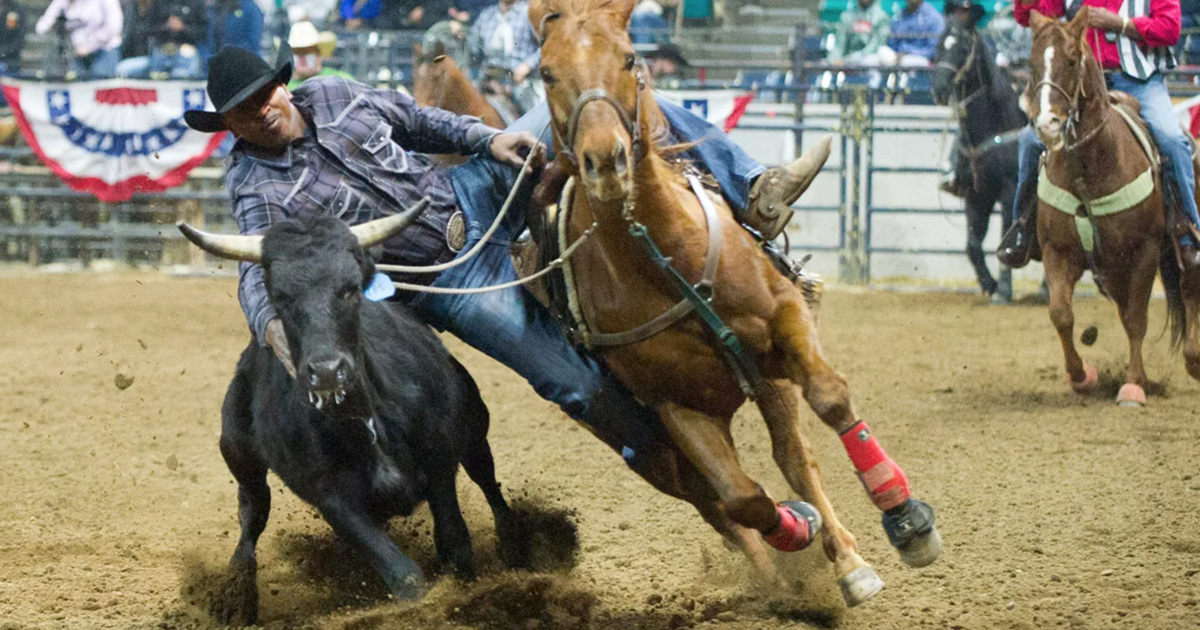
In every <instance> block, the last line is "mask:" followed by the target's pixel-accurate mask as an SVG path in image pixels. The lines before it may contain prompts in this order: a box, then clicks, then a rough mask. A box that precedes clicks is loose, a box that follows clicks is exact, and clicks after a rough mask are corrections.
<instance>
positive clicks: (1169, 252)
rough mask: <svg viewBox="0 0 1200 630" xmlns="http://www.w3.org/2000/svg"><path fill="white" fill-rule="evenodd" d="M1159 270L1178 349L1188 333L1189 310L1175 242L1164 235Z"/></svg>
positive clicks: (1172, 344)
mask: <svg viewBox="0 0 1200 630" xmlns="http://www.w3.org/2000/svg"><path fill="white" fill-rule="evenodd" d="M1158 271H1159V273H1160V274H1161V275H1162V283H1163V290H1164V291H1165V292H1166V294H1167V323H1166V324H1164V327H1165V326H1170V328H1171V349H1172V350H1175V351H1178V350H1179V348H1180V346H1181V345H1182V344H1183V341H1184V338H1185V336H1186V334H1187V312H1186V311H1185V310H1184V304H1183V272H1182V271H1180V269H1179V261H1178V260H1176V259H1175V244H1174V243H1173V242H1171V237H1170V236H1169V235H1168V236H1164V237H1163V240H1162V246H1161V247H1160V248H1159V254H1158Z"/></svg>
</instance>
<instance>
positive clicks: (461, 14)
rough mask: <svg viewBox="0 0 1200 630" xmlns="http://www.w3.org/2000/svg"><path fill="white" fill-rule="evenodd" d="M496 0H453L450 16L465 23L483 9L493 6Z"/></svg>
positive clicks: (477, 15)
mask: <svg viewBox="0 0 1200 630" xmlns="http://www.w3.org/2000/svg"><path fill="white" fill-rule="evenodd" d="M495 4H496V0H454V1H453V3H452V6H451V8H450V11H451V17H453V18H454V19H456V20H459V21H460V22H463V23H467V22H470V21H471V20H472V19H474V18H477V17H479V14H480V13H483V10H484V9H486V8H488V7H490V6H495Z"/></svg>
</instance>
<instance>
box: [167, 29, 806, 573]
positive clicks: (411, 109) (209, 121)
mask: <svg viewBox="0 0 1200 630" xmlns="http://www.w3.org/2000/svg"><path fill="white" fill-rule="evenodd" d="M291 59H292V57H291V51H290V50H288V49H287V47H286V46H284V50H282V51H281V53H280V55H279V60H278V61H277V63H276V65H275V67H271V66H269V65H268V64H267V63H266V62H264V61H263V60H261V59H260V58H258V57H257V56H256V55H254V54H252V53H249V52H246V51H243V50H239V49H236V48H226V49H224V50H222V51H221V52H219V53H218V54H217V55H216V56H215V57H214V58H213V59H212V62H211V64H210V72H209V77H208V94H209V97H210V98H211V99H212V101H213V103H214V105H215V107H216V109H217V111H215V112H208V111H189V112H187V113H186V120H187V123H188V125H189V126H191V127H192V128H193V129H196V130H199V131H204V132H210V133H213V132H218V131H222V130H228V131H230V132H232V133H233V134H234V135H235V136H236V137H237V138H238V142H237V144H236V145H235V146H234V148H233V150H232V153H231V154H230V164H229V171H228V174H227V176H226V186H227V187H228V189H229V192H230V195H231V197H232V200H233V215H234V218H235V219H236V221H237V223H238V227H239V229H240V231H241V233H243V234H261V233H263V232H265V231H266V230H267V228H269V227H270V226H271V225H273V224H275V223H278V222H281V221H283V220H285V219H288V218H292V217H299V216H306V215H312V214H332V215H333V216H336V217H338V218H340V219H342V220H343V221H346V222H347V223H349V224H359V223H363V222H365V221H368V220H371V219H376V218H379V217H382V216H387V215H391V214H394V213H396V212H399V211H401V210H402V209H404V208H407V207H409V206H412V205H413V204H415V203H416V202H417V200H418V199H420V198H421V197H423V196H428V197H429V198H430V199H431V204H430V207H429V209H428V210H426V211H425V212H424V214H423V215H422V216H421V217H420V218H419V219H418V220H417V221H416V222H415V223H414V224H413V225H412V226H411V227H409V228H408V229H407V230H406V231H405V232H404V233H402V234H400V235H398V236H396V237H393V238H391V239H389V240H388V241H386V243H385V244H384V246H383V254H382V262H385V263H392V264H402V265H430V264H436V263H445V262H447V261H450V260H452V259H454V258H455V257H456V256H458V255H459V252H460V251H464V250H465V249H470V246H473V245H474V244H476V243H477V242H479V240H480V239H481V237H482V235H483V232H484V231H485V230H486V229H487V228H488V226H489V225H491V224H492V223H493V221H494V219H495V217H496V216H497V212H498V209H499V208H500V206H501V204H502V202H503V200H504V198H505V196H506V195H507V193H508V191H509V189H510V188H512V186H513V184H514V181H515V180H516V178H517V175H518V173H519V172H520V168H516V167H519V166H520V165H521V164H522V163H523V160H522V156H523V155H528V153H527V152H529V151H534V152H536V153H535V156H534V157H535V160H534V161H537V160H536V158H538V157H540V155H541V153H542V152H543V151H544V145H542V144H541V143H540V142H539V141H538V139H537V138H536V137H535V136H534V135H533V133H531V132H530V130H535V129H545V122H546V121H547V120H548V119H549V113H548V110H547V108H546V107H545V106H544V105H543V106H541V107H539V108H538V109H536V110H535V111H534V112H531V113H530V114H529V115H527V116H526V117H525V118H523V119H522V120H520V121H518V122H517V123H515V124H514V125H513V126H512V127H511V128H510V129H509V130H507V131H505V132H500V131H498V130H495V129H492V128H490V127H487V126H485V125H483V124H481V123H479V122H478V121H477V120H476V119H474V118H469V117H463V116H458V115H455V114H451V113H449V112H446V111H443V110H439V109H435V108H421V107H418V106H417V105H416V103H415V102H414V101H413V100H412V99H411V98H410V97H408V96H406V95H403V94H400V93H397V92H394V91H388V90H374V89H371V88H369V87H368V86H366V85H362V84H360V83H355V82H353V81H349V80H346V79H342V78H318V79H313V80H311V81H308V82H306V83H305V84H304V85H302V86H301V87H299V88H297V89H296V91H295V92H294V93H293V92H290V91H288V89H287V88H286V87H285V86H286V84H287V81H288V78H289V76H290V74H291ZM667 113H668V118H669V119H670V121H671V123H672V126H673V128H674V132H675V135H676V136H677V138H678V139H681V140H683V141H696V140H700V139H702V138H703V139H704V142H702V143H699V144H698V145H697V147H696V148H695V149H694V150H693V152H694V153H695V154H697V156H698V157H699V159H700V160H701V161H703V162H704V164H705V165H706V166H707V167H708V168H709V170H711V171H712V172H713V175H714V177H715V178H716V179H717V181H718V182H719V183H720V184H721V185H722V188H723V190H724V191H725V195H726V196H727V197H729V198H730V201H731V205H733V206H735V207H737V208H741V209H743V210H742V211H743V213H744V214H746V215H747V217H757V218H758V221H756V222H755V223H754V227H755V228H756V229H757V231H758V232H760V233H762V234H763V235H764V236H765V237H767V238H773V237H774V236H775V235H777V234H778V233H779V231H780V230H782V228H783V227H784V225H785V224H786V222H787V219H788V217H790V215H791V212H790V206H791V204H792V202H794V201H795V200H796V199H797V198H798V197H799V196H800V194H801V193H802V192H803V191H804V189H805V188H807V186H808V185H809V184H810V183H811V182H812V179H813V177H814V176H815V175H816V173H817V171H819V170H820V168H821V166H822V164H823V163H824V160H825V157H827V155H828V152H827V147H825V149H826V150H825V151H818V152H817V153H818V154H817V155H808V156H805V157H804V158H801V159H800V160H799V161H797V162H796V163H794V164H792V165H789V166H786V167H781V168H775V169H770V170H767V169H765V168H764V167H762V166H761V165H759V164H758V163H756V162H754V161H753V160H752V159H751V158H750V157H749V156H747V155H746V154H745V153H744V152H743V151H742V150H741V149H740V148H738V147H737V146H736V145H734V144H733V143H731V142H729V141H728V140H727V139H725V138H724V135H723V134H721V133H720V132H718V131H715V130H714V129H713V128H712V127H711V126H709V125H708V124H707V123H706V122H704V121H703V120H701V119H699V118H697V117H695V116H693V115H691V114H689V113H687V112H685V111H683V110H682V109H679V108H670V109H668V110H667ZM410 150H411V151H420V152H424V153H462V154H473V155H475V157H474V158H473V159H471V160H470V161H469V162H468V163H466V164H464V165H462V166H460V167H457V168H454V169H451V170H446V169H444V168H441V167H439V166H436V165H434V163H433V162H431V161H430V160H429V159H427V158H426V157H425V156H423V155H417V154H414V153H409V151H410ZM527 197H528V194H525V195H518V196H517V198H518V199H521V198H527ZM517 210H518V211H514V212H512V213H510V214H509V215H508V216H507V217H506V219H505V220H504V222H503V224H502V225H501V226H499V229H498V230H497V231H496V234H495V236H494V238H493V239H492V241H491V242H489V243H487V244H486V246H485V247H483V248H482V250H481V252H480V253H479V254H478V255H476V256H475V257H474V258H472V259H471V260H469V261H468V262H467V263H466V264H462V265H459V266H456V267H454V268H452V269H449V270H446V271H443V272H442V273H440V274H437V275H432V276H431V275H430V274H425V275H421V274H412V275H407V276H406V277H403V278H401V277H399V276H397V277H396V278H395V279H397V280H405V281H408V282H414V283H420V284H430V285H432V286H435V287H443V288H455V289H465V288H472V287H484V286H491V285H495V284H500V283H504V282H508V281H512V280H515V279H516V272H515V271H514V269H513V266H512V263H511V260H510V258H509V254H508V252H509V249H508V243H510V242H511V241H512V240H513V239H514V238H515V237H517V236H518V235H519V234H520V232H521V231H522V230H523V227H524V226H523V223H524V215H525V213H524V208H518V209H517ZM743 220H745V219H743ZM238 295H239V298H240V301H241V304H242V308H243V310H244V311H245V314H246V318H247V320H248V321H249V324H250V327H251V329H252V331H253V333H254V335H255V337H256V338H257V339H258V341H259V342H260V343H263V344H266V345H268V346H270V347H271V348H272V349H273V350H274V351H275V354H276V355H277V356H278V357H279V359H280V361H282V362H283V363H284V365H285V366H286V367H288V369H289V371H290V372H291V373H292V374H294V373H295V370H294V367H293V366H292V364H291V358H290V354H289V351H288V346H287V340H286V337H285V335H284V334H283V330H282V326H281V325H280V322H279V319H278V317H277V316H276V313H275V312H274V310H273V309H272V307H271V306H270V304H269V303H268V300H267V294H266V290H265V288H264V282H263V269H262V267H261V266H260V265H257V264H252V263H242V264H241V268H240V287H239V290H238ZM397 297H398V299H401V300H403V301H405V302H406V303H407V304H408V306H409V307H410V308H412V309H413V310H414V311H415V312H416V313H417V315H418V316H419V317H420V318H421V319H422V320H424V321H425V322H426V323H428V324H430V325H432V326H434V327H435V328H437V329H439V330H443V331H449V332H451V333H453V334H454V335H455V336H457V337H459V338H460V339H462V340H463V341H465V342H467V343H468V344H470V345H471V346H473V347H475V348H477V349H479V350H480V351H482V352H484V353H485V354H487V355H489V356H491V357H492V358H494V359H496V360H498V361H500V362H501V363H504V364H505V365H507V366H508V367H510V368H512V369H513V370H515V371H516V372H517V373H519V374H520V375H522V376H523V377H525V379H526V380H528V381H529V383H530V385H532V386H533V388H534V389H535V390H536V391H537V393H538V394H539V395H541V396H542V397H543V398H546V399H547V400H550V401H553V402H555V403H556V404H558V405H559V406H560V407H561V408H562V409H563V411H565V412H566V413H567V414H568V415H570V416H571V417H572V418H575V419H577V420H580V421H582V422H584V423H586V424H587V425H589V426H590V427H591V428H592V429H593V430H594V431H596V432H597V433H599V434H600V435H603V436H606V438H607V439H606V441H608V442H610V443H619V444H621V445H623V446H624V447H627V448H625V449H624V451H625V453H626V455H627V456H626V458H625V459H626V462H627V463H628V465H629V466H630V467H631V468H633V469H634V471H636V472H638V473H639V474H643V475H645V474H647V472H646V471H644V470H643V469H642V468H641V467H639V459H638V457H637V453H638V452H639V451H641V450H642V449H646V448H650V447H651V446H653V445H655V444H661V443H662V441H663V440H666V439H667V438H666V436H664V435H663V429H662V428H661V425H660V423H659V422H658V420H657V418H656V416H655V414H654V412H653V411H651V410H649V409H648V408H646V407H644V406H643V405H641V404H640V403H639V402H638V401H637V400H635V399H634V398H633V396H631V395H630V394H629V393H628V391H627V390H626V389H625V388H624V387H623V386H622V385H621V384H620V383H619V382H618V381H617V379H616V378H615V377H613V376H612V375H611V374H609V373H608V371H607V370H606V369H605V368H604V366H603V365H602V364H600V363H598V362H597V361H596V360H595V359H594V358H592V357H590V356H587V355H585V354H581V353H580V352H579V351H578V350H576V348H575V347H573V346H572V344H571V343H570V342H569V341H568V340H567V339H566V338H565V337H564V335H563V333H562V332H561V331H560V329H559V327H558V324H557V323H556V322H555V320H554V318H553V317H552V316H551V314H550V313H549V312H548V311H547V310H546V309H545V308H543V307H542V305H541V304H539V303H538V302H537V301H536V300H534V299H533V298H532V297H531V295H530V294H529V293H528V292H527V291H526V290H524V289H522V288H519V287H518V288H509V289H505V290H500V291H493V292H488V293H483V294H476V295H444V294H429V293H421V294H417V295H413V294H412V293H406V292H402V293H401V294H399V295H398V296H397ZM779 510H780V517H779V518H780V526H779V528H778V529H779V530H780V531H779V532H776V533H778V534H780V535H779V536H776V537H774V538H772V540H773V541H776V542H777V546H779V547H781V548H786V549H796V548H801V547H804V546H807V544H808V543H809V542H810V541H811V540H812V537H813V536H814V535H815V534H816V531H815V530H816V528H815V527H807V526H804V525H807V524H808V523H810V522H814V520H815V519H813V518H812V517H813V516H814V515H815V514H816V512H815V510H813V509H812V508H811V506H809V505H807V504H803V503H799V502H786V503H785V504H783V505H781V507H780V508H779Z"/></svg>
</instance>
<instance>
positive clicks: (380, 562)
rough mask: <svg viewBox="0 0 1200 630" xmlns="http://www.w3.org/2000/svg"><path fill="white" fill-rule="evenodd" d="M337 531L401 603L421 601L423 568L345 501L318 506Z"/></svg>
mask: <svg viewBox="0 0 1200 630" xmlns="http://www.w3.org/2000/svg"><path fill="white" fill-rule="evenodd" d="M318 509H320V510H321V514H322V515H323V516H324V517H325V520H326V521H328V522H329V524H330V525H331V526H332V527H333V531H334V532H335V533H336V534H337V535H338V536H340V537H341V538H342V540H345V541H346V542H348V543H350V544H352V545H354V546H355V547H357V548H358V549H359V551H361V552H362V553H364V554H366V556H367V561H368V562H369V563H370V564H371V567H372V568H374V569H375V571H376V572H377V573H379V575H380V577H382V578H383V581H384V583H385V584H387V587H388V590H389V591H391V593H392V595H394V596H395V597H396V598H397V599H417V598H418V597H420V596H421V595H422V594H423V593H424V591H425V574H424V573H422V572H421V567H419V566H417V563H415V562H413V561H412V558H409V557H408V556H406V555H404V552H402V551H400V548H399V547H397V546H396V543H394V542H392V539H391V538H388V535H387V531H386V530H385V529H384V528H383V527H382V526H381V525H380V524H378V523H376V522H375V521H374V520H372V519H371V518H370V516H368V515H367V513H366V512H365V511H364V510H362V509H356V508H354V507H353V506H350V505H347V504H345V503H344V502H342V501H338V500H330V501H328V502H326V503H323V504H321V505H320V506H318Z"/></svg>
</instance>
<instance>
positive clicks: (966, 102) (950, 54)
mask: <svg viewBox="0 0 1200 630" xmlns="http://www.w3.org/2000/svg"><path fill="white" fill-rule="evenodd" d="M995 58H996V55H995V51H994V50H992V47H991V45H990V44H988V42H987V41H985V39H984V38H983V37H982V36H981V35H980V34H979V31H978V30H977V29H976V28H975V22H974V21H971V22H970V23H968V24H961V23H959V22H958V21H956V20H947V22H946V31H945V32H944V33H942V38H941V40H940V41H939V42H938V47H937V55H936V57H935V58H934V62H935V63H936V65H937V67H936V69H935V70H934V74H933V95H934V98H935V99H937V102H938V103H939V104H942V105H950V106H951V107H953V108H954V113H955V116H956V117H957V118H958V122H959V134H958V142H957V145H956V146H955V151H954V156H955V158H954V168H955V173H956V176H957V179H958V182H959V186H960V188H961V189H962V190H964V191H965V192H964V195H963V198H964V200H965V202H966V212H967V257H968V258H970V259H971V265H972V266H974V267H975V275H976V276H977V277H978V278H979V286H980V288H982V289H983V292H984V293H986V294H988V295H991V296H992V302H993V303H996V304H1007V303H1008V302H1010V301H1011V300H1012V295H1013V293H1012V270H1011V269H1009V268H1007V267H1003V266H1002V267H1001V269H1000V281H999V282H997V281H996V279H995V278H993V277H992V274H991V272H990V271H988V268H987V261H986V260H985V259H984V255H983V239H984V237H986V236H987V231H988V222H989V220H990V218H991V215H992V210H993V209H994V208H995V207H996V203H997V202H999V203H1000V207H1001V211H1002V216H1003V217H1004V230H1005V231H1007V230H1008V227H1009V224H1010V223H1012V219H1011V212H1010V209H1011V208H1012V205H1013V197H1014V196H1015V195H1016V190H1017V134H1019V133H1020V131H1021V129H1022V128H1024V127H1025V125H1027V124H1028V122H1029V121H1028V118H1026V116H1025V113H1024V112H1023V111H1021V108H1020V106H1019V105H1018V101H1017V93H1016V92H1015V91H1013V88H1012V84H1011V81H1010V78H1009V76H1008V73H1007V72H1006V71H1005V70H1004V69H1002V68H998V67H997V66H996V63H995Z"/></svg>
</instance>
